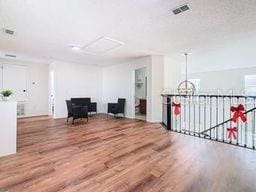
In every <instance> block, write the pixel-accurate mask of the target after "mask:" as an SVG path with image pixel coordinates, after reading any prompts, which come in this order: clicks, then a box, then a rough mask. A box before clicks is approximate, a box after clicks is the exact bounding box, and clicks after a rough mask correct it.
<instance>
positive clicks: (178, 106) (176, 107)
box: [172, 102, 180, 116]
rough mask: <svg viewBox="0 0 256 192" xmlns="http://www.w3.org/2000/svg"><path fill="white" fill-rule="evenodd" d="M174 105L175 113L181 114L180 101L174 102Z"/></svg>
mask: <svg viewBox="0 0 256 192" xmlns="http://www.w3.org/2000/svg"><path fill="white" fill-rule="evenodd" d="M172 106H173V107H174V115H176V116H178V115H179V114H180V103H175V102H172Z"/></svg>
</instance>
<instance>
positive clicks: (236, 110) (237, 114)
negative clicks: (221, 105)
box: [230, 104, 247, 123]
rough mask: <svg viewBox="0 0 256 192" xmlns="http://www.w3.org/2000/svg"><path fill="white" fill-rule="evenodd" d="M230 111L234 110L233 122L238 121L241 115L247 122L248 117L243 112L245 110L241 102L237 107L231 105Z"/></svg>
mask: <svg viewBox="0 0 256 192" xmlns="http://www.w3.org/2000/svg"><path fill="white" fill-rule="evenodd" d="M230 111H231V112H234V114H233V117H232V121H233V122H235V123H236V122H237V121H238V118H239V117H240V118H241V120H242V121H243V122H246V120H247V118H246V116H245V115H244V113H243V112H244V106H243V105H242V104H239V105H238V106H237V107H234V106H232V107H230Z"/></svg>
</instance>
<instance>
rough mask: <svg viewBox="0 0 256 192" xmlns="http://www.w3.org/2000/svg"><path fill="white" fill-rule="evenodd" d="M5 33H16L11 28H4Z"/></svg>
mask: <svg viewBox="0 0 256 192" xmlns="http://www.w3.org/2000/svg"><path fill="white" fill-rule="evenodd" d="M3 31H4V33H6V34H8V35H14V31H13V30H10V29H3Z"/></svg>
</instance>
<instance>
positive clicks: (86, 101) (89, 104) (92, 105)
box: [71, 97, 97, 114]
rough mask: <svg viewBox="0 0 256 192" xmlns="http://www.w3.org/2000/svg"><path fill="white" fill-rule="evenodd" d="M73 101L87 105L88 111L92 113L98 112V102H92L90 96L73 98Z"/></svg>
mask: <svg viewBox="0 0 256 192" xmlns="http://www.w3.org/2000/svg"><path fill="white" fill-rule="evenodd" d="M71 102H72V103H74V104H76V105H82V106H87V108H88V112H90V114H91V113H92V112H96V113H97V103H96V102H91V98H90V97H84V98H71Z"/></svg>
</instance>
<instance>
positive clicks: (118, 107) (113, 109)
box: [108, 98, 125, 115]
mask: <svg viewBox="0 0 256 192" xmlns="http://www.w3.org/2000/svg"><path fill="white" fill-rule="evenodd" d="M124 108H125V99H123V98H119V99H118V102H117V103H108V113H112V114H114V115H117V114H119V113H122V114H123V115H124Z"/></svg>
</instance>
